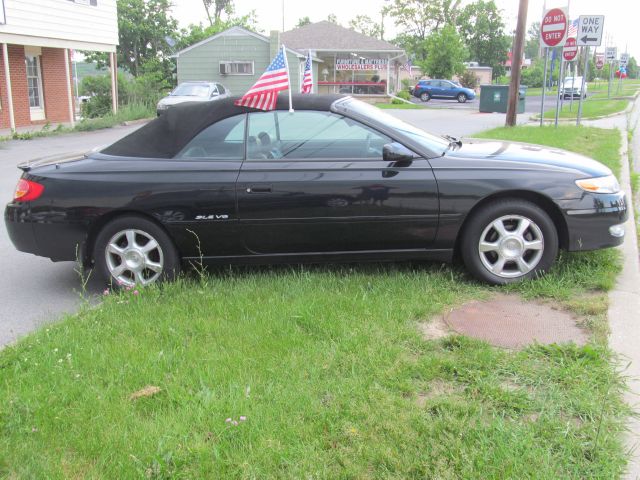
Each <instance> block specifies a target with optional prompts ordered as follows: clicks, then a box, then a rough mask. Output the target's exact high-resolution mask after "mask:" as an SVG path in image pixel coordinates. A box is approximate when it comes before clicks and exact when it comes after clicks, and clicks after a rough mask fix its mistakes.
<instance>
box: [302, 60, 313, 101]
mask: <svg viewBox="0 0 640 480" xmlns="http://www.w3.org/2000/svg"><path fill="white" fill-rule="evenodd" d="M311 90H313V68H312V63H311V52H307V61H306V62H304V75H303V76H302V86H301V87H300V92H301V93H311Z"/></svg>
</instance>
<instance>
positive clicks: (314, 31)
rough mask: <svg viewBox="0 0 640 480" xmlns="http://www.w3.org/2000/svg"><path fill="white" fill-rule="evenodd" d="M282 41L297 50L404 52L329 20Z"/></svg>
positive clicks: (283, 36) (298, 30)
mask: <svg viewBox="0 0 640 480" xmlns="http://www.w3.org/2000/svg"><path fill="white" fill-rule="evenodd" d="M280 40H281V41H282V43H284V44H285V45H286V46H287V47H289V48H294V49H296V50H351V51H354V52H357V51H389V52H402V51H403V50H402V49H401V48H399V47H396V46H395V45H392V44H391V43H389V42H385V41H384V40H379V39H377V38H373V37H369V36H367V35H363V34H362V33H358V32H356V31H354V30H351V29H348V28H345V27H341V26H340V25H336V24H335V23H332V22H329V21H327V20H323V21H322V22H317V23H310V24H308V25H305V26H303V27H299V28H295V29H293V30H289V31H288V32H284V33H282V34H281V36H280Z"/></svg>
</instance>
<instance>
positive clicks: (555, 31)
mask: <svg viewBox="0 0 640 480" xmlns="http://www.w3.org/2000/svg"><path fill="white" fill-rule="evenodd" d="M568 18H569V17H568V15H567V12H566V9H565V8H552V9H551V10H547V11H546V12H545V14H544V15H543V17H542V23H541V24H540V39H541V41H542V43H543V45H544V46H545V47H559V46H562V45H564V41H565V39H566V38H567V19H568Z"/></svg>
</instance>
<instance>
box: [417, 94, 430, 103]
mask: <svg viewBox="0 0 640 480" xmlns="http://www.w3.org/2000/svg"><path fill="white" fill-rule="evenodd" d="M420 100H422V101H423V102H428V101H429V100H431V95H430V94H429V92H422V93H421V94H420Z"/></svg>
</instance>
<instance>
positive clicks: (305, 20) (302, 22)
mask: <svg viewBox="0 0 640 480" xmlns="http://www.w3.org/2000/svg"><path fill="white" fill-rule="evenodd" d="M310 23H311V19H310V18H309V17H302V18H300V19H298V23H297V24H296V28H300V27H304V26H305V25H309V24H310Z"/></svg>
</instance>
